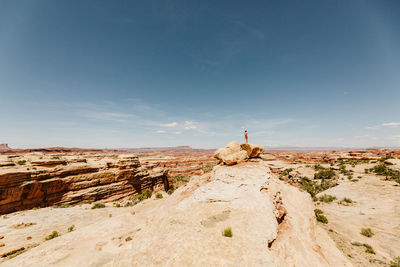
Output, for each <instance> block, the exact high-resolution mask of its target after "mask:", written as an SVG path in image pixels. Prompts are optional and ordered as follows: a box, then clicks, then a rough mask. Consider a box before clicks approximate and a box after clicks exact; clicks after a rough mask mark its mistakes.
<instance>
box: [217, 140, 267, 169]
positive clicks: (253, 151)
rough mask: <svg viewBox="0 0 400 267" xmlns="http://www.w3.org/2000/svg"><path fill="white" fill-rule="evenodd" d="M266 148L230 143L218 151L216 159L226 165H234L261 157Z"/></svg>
mask: <svg viewBox="0 0 400 267" xmlns="http://www.w3.org/2000/svg"><path fill="white" fill-rule="evenodd" d="M263 152H264V148H262V147H261V146H258V145H254V144H242V145H239V143H238V142H236V141H232V142H229V143H228V144H227V145H226V146H225V147H223V148H220V149H218V150H217V151H216V152H215V153H214V157H215V158H216V159H218V160H219V161H220V162H223V163H225V164H226V165H234V164H237V163H240V162H243V161H245V160H246V159H248V158H254V157H258V156H259V155H261V153H263Z"/></svg>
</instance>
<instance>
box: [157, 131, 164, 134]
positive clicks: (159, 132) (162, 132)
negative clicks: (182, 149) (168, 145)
mask: <svg viewBox="0 0 400 267" xmlns="http://www.w3.org/2000/svg"><path fill="white" fill-rule="evenodd" d="M156 133H158V134H164V133H165V131H163V130H157V131H156Z"/></svg>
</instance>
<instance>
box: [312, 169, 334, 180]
mask: <svg viewBox="0 0 400 267" xmlns="http://www.w3.org/2000/svg"><path fill="white" fill-rule="evenodd" d="M335 175H336V174H335V172H334V171H333V170H331V169H323V170H320V171H318V172H317V173H315V174H314V179H332V178H334V177H335Z"/></svg>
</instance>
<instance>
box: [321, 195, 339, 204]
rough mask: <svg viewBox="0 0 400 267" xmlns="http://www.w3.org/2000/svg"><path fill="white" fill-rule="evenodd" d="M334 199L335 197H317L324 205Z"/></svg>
mask: <svg viewBox="0 0 400 267" xmlns="http://www.w3.org/2000/svg"><path fill="white" fill-rule="evenodd" d="M335 199H336V197H335V196H332V195H327V194H323V195H322V196H320V197H319V201H322V202H325V203H330V202H332V201H334V200H335Z"/></svg>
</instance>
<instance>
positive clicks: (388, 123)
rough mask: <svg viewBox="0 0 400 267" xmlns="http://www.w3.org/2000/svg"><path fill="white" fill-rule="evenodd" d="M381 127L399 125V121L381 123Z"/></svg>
mask: <svg viewBox="0 0 400 267" xmlns="http://www.w3.org/2000/svg"><path fill="white" fill-rule="evenodd" d="M382 126H383V127H390V128H395V127H398V126H400V122H386V123H383V124H382Z"/></svg>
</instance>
